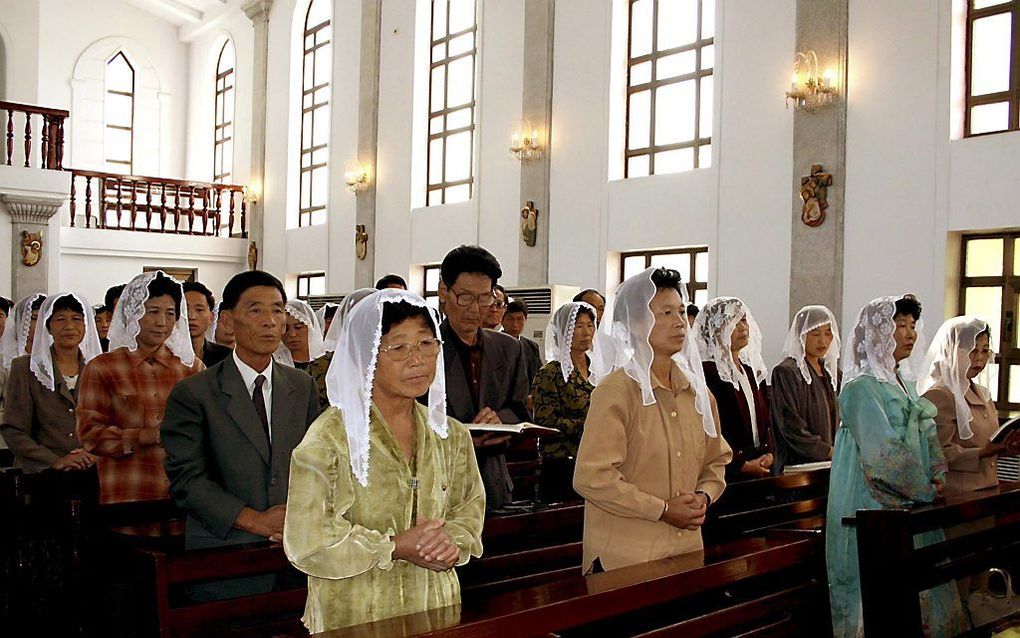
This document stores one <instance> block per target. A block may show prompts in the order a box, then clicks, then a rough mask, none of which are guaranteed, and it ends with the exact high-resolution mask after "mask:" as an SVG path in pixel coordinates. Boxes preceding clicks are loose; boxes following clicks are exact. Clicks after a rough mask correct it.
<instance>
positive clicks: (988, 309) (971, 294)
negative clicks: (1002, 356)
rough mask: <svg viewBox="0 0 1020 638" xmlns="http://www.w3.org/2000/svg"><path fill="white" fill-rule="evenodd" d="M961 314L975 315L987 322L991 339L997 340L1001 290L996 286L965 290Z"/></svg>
mask: <svg viewBox="0 0 1020 638" xmlns="http://www.w3.org/2000/svg"><path fill="white" fill-rule="evenodd" d="M963 313H964V314H966V315H976V316H977V317H980V318H981V319H984V320H985V321H986V322H988V327H989V328H990V329H991V331H992V337H993V339H998V338H999V335H1000V334H1002V333H1001V332H999V330H1000V328H1001V325H1000V323H999V317H1001V316H1002V288H1000V287H998V286H981V287H972V288H967V289H966V290H965V291H964V295H963Z"/></svg>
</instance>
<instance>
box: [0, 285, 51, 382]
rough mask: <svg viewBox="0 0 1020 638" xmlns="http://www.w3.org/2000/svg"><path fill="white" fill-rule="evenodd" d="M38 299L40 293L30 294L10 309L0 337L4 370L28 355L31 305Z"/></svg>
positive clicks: (0, 351) (0, 356) (0, 353)
mask: <svg viewBox="0 0 1020 638" xmlns="http://www.w3.org/2000/svg"><path fill="white" fill-rule="evenodd" d="M40 297H46V295H44V294H42V293H41V292H36V293H32V294H31V295H29V296H27V297H25V298H23V299H22V300H21V301H19V302H18V303H16V304H14V306H13V307H12V308H11V313H10V315H8V317H7V323H6V324H5V325H4V334H3V336H0V364H2V365H3V367H4V369H5V370H10V369H11V363H12V362H13V361H14V360H15V359H17V358H18V357H20V356H22V355H25V354H28V331H29V328H31V326H32V304H34V303H35V301H36V300H37V299H39V298H40Z"/></svg>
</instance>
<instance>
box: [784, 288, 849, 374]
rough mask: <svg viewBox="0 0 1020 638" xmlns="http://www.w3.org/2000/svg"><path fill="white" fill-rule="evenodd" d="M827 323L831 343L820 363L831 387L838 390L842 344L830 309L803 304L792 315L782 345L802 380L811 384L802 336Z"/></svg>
mask: <svg viewBox="0 0 1020 638" xmlns="http://www.w3.org/2000/svg"><path fill="white" fill-rule="evenodd" d="M825 325H828V326H829V327H830V328H831V329H832V343H831V344H829V349H828V350H826V351H825V356H824V357H822V362H821V363H822V365H823V366H825V370H826V371H827V372H828V373H829V380H830V381H831V382H832V389H833V390H838V389H839V388H838V387H837V384H838V383H839V381H838V377H839V374H838V372H839V352H840V349H841V348H842V345H841V344H840V341H839V325H838V324H837V323H836V317H835V316H833V314H832V311H831V310H829V309H828V308H826V307H825V306H804V307H803V308H801V309H800V310H798V311H797V314H795V315H794V316H793V322H792V323H791V324H790V332H789V334H787V335H786V343H785V344H784V345H783V355H784V357H790V358H791V359H793V360H794V361H796V362H797V368H798V369H799V370H800V375H801V376H802V377H804V381H805V382H806V383H807V384H808V385H811V377H812V376H813V375H812V374H811V371H810V370H809V369H808V362H807V359H806V358H805V357H804V338H805V337H806V336H807V333H809V332H811V331H812V330H814V329H816V328H821V327H822V326H825Z"/></svg>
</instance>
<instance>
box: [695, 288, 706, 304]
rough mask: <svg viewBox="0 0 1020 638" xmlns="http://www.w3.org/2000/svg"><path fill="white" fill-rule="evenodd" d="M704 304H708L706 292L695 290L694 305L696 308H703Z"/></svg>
mask: <svg viewBox="0 0 1020 638" xmlns="http://www.w3.org/2000/svg"><path fill="white" fill-rule="evenodd" d="M706 303H708V290H695V291H694V305H695V306H697V307H698V308H704V307H705V304H706Z"/></svg>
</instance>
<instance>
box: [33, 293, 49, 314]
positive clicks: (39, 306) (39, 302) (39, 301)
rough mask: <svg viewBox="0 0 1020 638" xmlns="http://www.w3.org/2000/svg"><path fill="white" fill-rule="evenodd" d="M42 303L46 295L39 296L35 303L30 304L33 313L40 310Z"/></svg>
mask: <svg viewBox="0 0 1020 638" xmlns="http://www.w3.org/2000/svg"><path fill="white" fill-rule="evenodd" d="M44 301H46V295H39V296H38V297H36V298H35V301H33V302H32V311H33V312H34V311H36V310H38V309H40V308H42V305H43V302H44Z"/></svg>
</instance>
